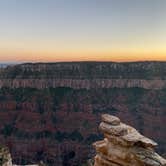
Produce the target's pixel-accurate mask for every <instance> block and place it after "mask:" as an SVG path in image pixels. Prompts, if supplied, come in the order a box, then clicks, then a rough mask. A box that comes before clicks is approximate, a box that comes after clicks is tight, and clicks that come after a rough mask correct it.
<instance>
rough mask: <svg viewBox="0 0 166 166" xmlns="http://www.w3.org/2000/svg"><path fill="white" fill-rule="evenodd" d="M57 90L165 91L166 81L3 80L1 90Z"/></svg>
mask: <svg viewBox="0 0 166 166" xmlns="http://www.w3.org/2000/svg"><path fill="white" fill-rule="evenodd" d="M2 87H8V88H26V87H30V88H37V89H45V88H57V87H70V88H73V89H97V88H133V87H138V88H144V89H164V88H166V80H159V79H158V80H157V79H155V80H143V79H17V78H16V79H1V80H0V88H2Z"/></svg>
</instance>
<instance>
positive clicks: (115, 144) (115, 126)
mask: <svg viewBox="0 0 166 166" xmlns="http://www.w3.org/2000/svg"><path fill="white" fill-rule="evenodd" d="M99 129H100V130H101V132H102V133H103V134H104V137H105V138H104V140H102V141H98V142H95V143H94V144H93V145H94V147H95V148H96V152H97V155H96V156H95V164H94V166H166V160H165V159H164V158H162V157H161V156H159V155H158V154H157V153H155V151H154V147H155V146H157V143H156V142H154V141H153V140H151V139H149V138H146V137H144V136H143V135H141V134H140V133H139V132H138V131H137V130H136V129H134V128H133V127H131V126H129V125H126V124H124V123H122V122H121V121H120V119H119V118H117V117H115V116H111V115H108V114H103V115H102V122H101V123H100V126H99Z"/></svg>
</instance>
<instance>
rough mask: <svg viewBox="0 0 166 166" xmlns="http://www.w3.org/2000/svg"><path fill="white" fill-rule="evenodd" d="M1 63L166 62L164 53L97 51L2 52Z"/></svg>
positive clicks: (0, 53) (0, 54) (0, 55)
mask: <svg viewBox="0 0 166 166" xmlns="http://www.w3.org/2000/svg"><path fill="white" fill-rule="evenodd" d="M0 61H2V62H3V61H6V62H7V61H9V62H11V61H14V62H61V61H115V62H131V61H166V53H164V52H162V53H161V52H155V51H152V52H143V51H142V52H141V51H140V52H138V51H137V52H134V51H133V52H125V51H124V52H122V51H121V52H118V51H117V52H115V51H112V52H111V51H110V52H106V51H105V52H104V51H103V52H102V51H99V52H95V51H68V52H67V51H64V52H62V51H57V52H49V51H1V52H0Z"/></svg>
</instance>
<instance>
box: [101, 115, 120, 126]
mask: <svg viewBox="0 0 166 166" xmlns="http://www.w3.org/2000/svg"><path fill="white" fill-rule="evenodd" d="M101 118H102V121H103V122H105V123H108V124H111V125H120V119H119V118H118V117H116V116H112V115H109V114H103V115H102V116H101Z"/></svg>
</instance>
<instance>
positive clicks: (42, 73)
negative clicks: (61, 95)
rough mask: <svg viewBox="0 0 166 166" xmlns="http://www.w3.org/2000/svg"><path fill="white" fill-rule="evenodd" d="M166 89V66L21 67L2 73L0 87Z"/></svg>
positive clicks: (0, 74)
mask: <svg viewBox="0 0 166 166" xmlns="http://www.w3.org/2000/svg"><path fill="white" fill-rule="evenodd" d="M4 86H5V87H10V88H19V87H31V88H40V89H42V88H49V87H52V88H56V87H70V88H74V89H80V88H84V89H91V88H114V87H117V88H130V87H140V88H145V89H163V88H166V63H162V62H135V63H111V62H110V63H106V62H105V63H104V62H103V63H102V62H93V63H92V62H91V63H90V62H89V63H88V62H86V63H85V62H84V63H81V62H80V63H79V62H77V63H53V64H40V63H39V64H22V65H16V66H11V67H10V66H9V67H7V68H5V69H1V71H0V87H4Z"/></svg>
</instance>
